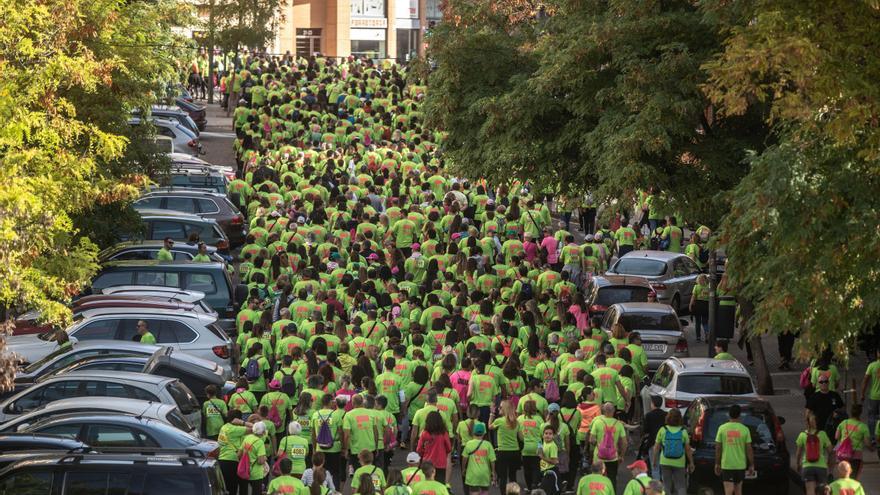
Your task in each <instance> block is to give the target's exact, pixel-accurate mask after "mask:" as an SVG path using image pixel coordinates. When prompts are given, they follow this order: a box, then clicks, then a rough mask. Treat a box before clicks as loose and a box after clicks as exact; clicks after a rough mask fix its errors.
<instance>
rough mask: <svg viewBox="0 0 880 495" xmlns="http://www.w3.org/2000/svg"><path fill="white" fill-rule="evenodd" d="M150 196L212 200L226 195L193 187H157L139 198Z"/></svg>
mask: <svg viewBox="0 0 880 495" xmlns="http://www.w3.org/2000/svg"><path fill="white" fill-rule="evenodd" d="M150 196H194V197H206V198H213V199H218V198H225V197H226V195H225V194H223V193H218V192H215V191H209V190H207V189H196V188H193V187H159V188H156V189H151V190H149V191H146V192H144V193H143V194H142V195H141V198H146V197H150Z"/></svg>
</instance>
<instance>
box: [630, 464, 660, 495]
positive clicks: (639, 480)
mask: <svg viewBox="0 0 880 495" xmlns="http://www.w3.org/2000/svg"><path fill="white" fill-rule="evenodd" d="M626 468H627V469H629V470H630V472H631V473H632V475H633V479H631V480H629V483H627V484H626V488H624V489H623V495H643V494H644V493H645V492H646V491H647V488H648V485H649V484H650V483H651V477H650V476H648V464H647V463H646V462H645V461H643V460H641V459H639V460H637V461H635V462H633V463H632V464H630V465H629V466H627V467H626ZM670 495H671V494H670Z"/></svg>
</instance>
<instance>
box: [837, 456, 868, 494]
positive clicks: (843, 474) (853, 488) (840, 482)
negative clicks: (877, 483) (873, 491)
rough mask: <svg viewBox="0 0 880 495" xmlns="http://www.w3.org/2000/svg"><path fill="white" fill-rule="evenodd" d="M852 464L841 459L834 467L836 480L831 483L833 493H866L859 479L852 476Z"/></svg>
mask: <svg viewBox="0 0 880 495" xmlns="http://www.w3.org/2000/svg"><path fill="white" fill-rule="evenodd" d="M851 474H852V466H850V465H849V463H848V462H846V461H840V462H839V463H838V464H837V466H835V467H834V478H835V480H834V482H833V483H831V485H830V487H831V495H865V489H864V488H863V487H862V484H861V483H859V482H858V480H854V479H852V478H850V475H851Z"/></svg>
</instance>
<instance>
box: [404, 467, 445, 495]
mask: <svg viewBox="0 0 880 495" xmlns="http://www.w3.org/2000/svg"><path fill="white" fill-rule="evenodd" d="M435 473H436V470H435V469H434V465H433V464H431V462H430V461H424V462H422V474H423V475H424V477H425V479H424V480H422V481H417V482H415V483H413V484H412V485H410V486H411V488H412V495H449V489H448V488H446V485H444V484H443V483H440V482H439V481H435V480H434V474H435ZM408 479H409V477H408V476H404V477H403V482H404V483H406V482H407V480H408Z"/></svg>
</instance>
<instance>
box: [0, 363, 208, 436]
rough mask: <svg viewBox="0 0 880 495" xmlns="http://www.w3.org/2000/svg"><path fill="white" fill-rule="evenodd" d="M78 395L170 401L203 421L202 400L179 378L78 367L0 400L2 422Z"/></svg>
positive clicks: (194, 419) (196, 420) (198, 423)
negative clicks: (200, 401) (81, 369)
mask: <svg viewBox="0 0 880 495" xmlns="http://www.w3.org/2000/svg"><path fill="white" fill-rule="evenodd" d="M75 397H122V398H127V399H138V400H145V401H152V402H161V403H163V404H171V405H174V406H177V407H178V408H179V409H180V412H181V413H183V415H184V417H186V420H187V421H188V422H189V423H190V424H191V425H193V426H195V427H196V428H199V427H201V424H202V412H201V404H199V402H198V400H197V399H196V397H195V395H193V393H192V392H191V391H190V390H189V389H188V388H187V387H186V385H184V384H183V383H181V382H180V380H177V379H175V378H167V377H164V376H156V375H147V374H145V373H126V372H123V371H78V372H73V373H68V374H66V375H63V376H50V377H48V378H44V379H42V380H40V381H39V382H38V383H35V384H34V385H33V386H32V387H30V388H28V389H26V390H23V391H21V392H19V393H17V394H15V395H13V396H12V397H9V398H8V399H6V400H4V401H3V402H2V403H0V423H5V422H7V421H10V420H12V419H14V418H17V417H18V416H21V415H22V414H25V413H28V412H30V411H33V410H34V409H37V408H40V407H42V406H44V405H46V404H48V403H50V402H54V401H56V400H61V399H72V398H75Z"/></svg>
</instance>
